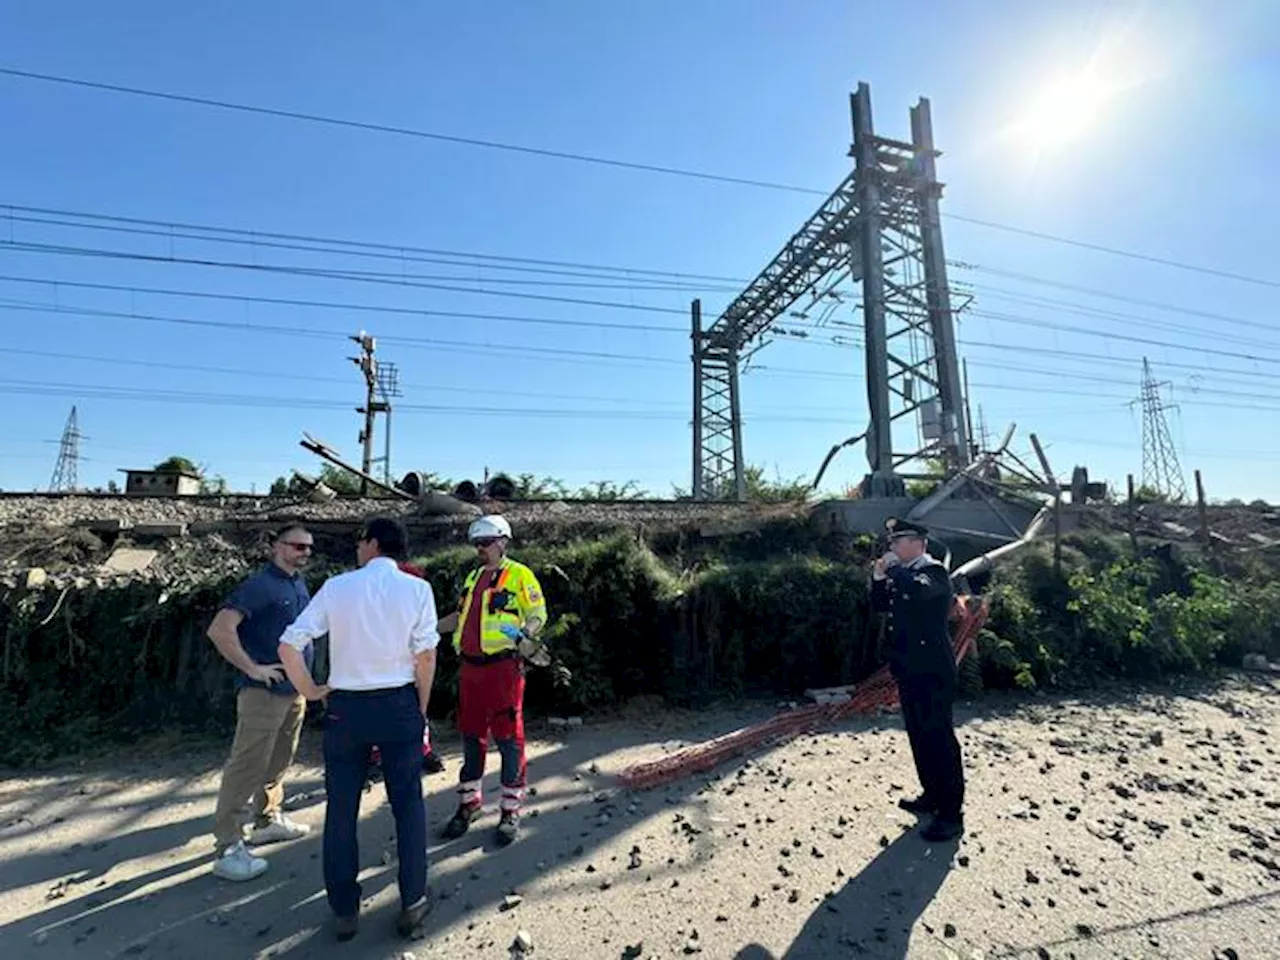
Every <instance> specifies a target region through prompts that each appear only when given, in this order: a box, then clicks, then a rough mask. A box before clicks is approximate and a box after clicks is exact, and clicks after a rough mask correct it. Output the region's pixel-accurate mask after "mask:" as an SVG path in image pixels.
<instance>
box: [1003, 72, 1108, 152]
mask: <svg viewBox="0 0 1280 960" xmlns="http://www.w3.org/2000/svg"><path fill="white" fill-rule="evenodd" d="M1111 94H1112V91H1111V90H1110V89H1109V88H1108V86H1107V85H1106V84H1105V83H1103V82H1102V80H1101V79H1100V78H1098V77H1097V76H1095V75H1094V74H1092V73H1081V74H1077V75H1075V76H1071V77H1063V78H1059V79H1058V80H1056V81H1054V82H1053V83H1051V84H1049V85H1047V86H1046V87H1044V88H1043V89H1041V90H1040V91H1038V92H1037V94H1036V95H1035V96H1034V97H1033V98H1032V101H1031V104H1030V106H1029V107H1028V109H1027V110H1026V112H1025V113H1024V114H1023V116H1022V118H1021V119H1020V120H1019V121H1018V122H1017V123H1015V124H1014V129H1015V131H1016V133H1017V135H1018V139H1019V140H1020V141H1022V143H1023V144H1024V145H1025V146H1026V147H1028V148H1029V149H1032V150H1035V151H1037V152H1040V151H1046V150H1054V149H1058V148H1061V147H1064V146H1066V145H1068V144H1070V143H1073V142H1075V141H1077V140H1079V139H1081V138H1082V137H1084V136H1085V135H1086V134H1087V133H1088V132H1089V130H1090V128H1092V127H1094V126H1095V125H1096V124H1097V123H1098V121H1099V120H1100V119H1101V117H1102V114H1103V112H1104V110H1105V107H1106V102H1107V100H1108V99H1110V97H1111Z"/></svg>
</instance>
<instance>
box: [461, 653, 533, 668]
mask: <svg viewBox="0 0 1280 960" xmlns="http://www.w3.org/2000/svg"><path fill="white" fill-rule="evenodd" d="M518 656H520V651H519V650H503V651H501V652H499V653H482V654H480V656H478V657H477V656H475V655H474V654H470V653H464V654H461V657H462V662H463V663H468V664H470V665H471V666H473V667H487V666H488V665H489V664H491V663H497V662H498V661H500V660H511V659H514V658H515V657H518Z"/></svg>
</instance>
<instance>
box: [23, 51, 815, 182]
mask: <svg viewBox="0 0 1280 960" xmlns="http://www.w3.org/2000/svg"><path fill="white" fill-rule="evenodd" d="M0 74H4V75H7V76H11V77H21V78H23V79H25V80H42V81H45V82H47V83H61V84H66V85H68V86H75V87H87V88H89V89H92V90H107V91H110V92H111V93H127V94H129V95H131V96H135V97H149V98H151V99H153V100H168V101H171V102H173V103H186V104H193V105H197V106H202V107H216V108H218V109H220V110H234V111H237V112H239V113H255V114H260V115H263V116H270V117H281V118H283V119H286V120H305V121H307V122H308V123H320V124H325V125H327V126H332V127H348V128H350V129H354V130H366V131H370V132H374V133H391V134H395V135H397V136H402V137H416V138H418V139H420V140H435V141H437V142H440V143H456V144H460V145H462V146H468V147H485V148H486V149H489V150H504V151H507V152H509V153H523V154H528V155H531V156H538V157H549V158H551V159H554V160H573V161H575V162H578V163H591V164H596V165H598V166H604V167H619V168H622V169H624V170H639V171H642V172H644V173H663V174H669V175H672V176H677V177H691V178H694V179H697V180H709V181H715V182H718V183H732V184H737V185H738V186H744V187H763V188H765V189H767V190H785V191H788V192H790V193H818V192H820V191H815V190H813V189H811V188H809V187H797V186H792V185H790V184H786V183H775V182H773V181H769V180H752V179H750V178H748V177H731V176H726V175H724V174H717V173H703V172H701V171H698V170H684V169H680V168H678V167H668V166H663V165H661V164H654V163H639V162H636V161H631V160H617V159H614V158H611V157H593V156H590V155H589V154H585V153H571V152H569V151H566V150H550V149H546V148H543V147H530V146H524V145H521V144H515V143H503V142H501V141H498V140H483V139H480V138H478V137H461V136H456V135H454V134H448V133H435V132H432V131H429V130H415V129H413V128H412V127H401V126H396V125H393V124H387V123H373V122H371V121H367V120H350V119H346V118H343V117H326V116H323V115H321V114H318V113H306V112H303V111H301V110H282V109H279V108H277V107H264V106H259V105H256V104H247V103H232V102H231V101H229V100H215V99H213V98H212V97H195V96H190V95H187V94H181V93H166V92H164V91H161V90H144V89H142V88H141V87H126V86H124V85H122V84H116V83H101V82H98V81H94V80H81V79H78V78H75V77H58V76H54V75H52V74H47V73H34V72H32V71H29V70H15V69H13V68H10V67H0Z"/></svg>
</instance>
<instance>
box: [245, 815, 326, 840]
mask: <svg viewBox="0 0 1280 960" xmlns="http://www.w3.org/2000/svg"><path fill="white" fill-rule="evenodd" d="M310 832H311V828H310V827H309V826H307V825H306V824H305V823H298V822H297V821H295V820H290V819H289V818H288V817H286V816H285V815H284V814H283V813H278V814H276V815H275V816H274V817H272V818H271V820H270V821H269V822H267V823H265V824H263V825H262V826H260V827H254V828H253V829H252V830H250V831H249V845H250V846H255V847H257V846H262V845H263V844H264V843H276V842H277V841H279V840H297V839H298V838H300V837H305V836H306V835H307V834H309V833H310Z"/></svg>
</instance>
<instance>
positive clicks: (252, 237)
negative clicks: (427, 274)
mask: <svg viewBox="0 0 1280 960" xmlns="http://www.w3.org/2000/svg"><path fill="white" fill-rule="evenodd" d="M0 210H5V211H8V212H7V213H6V214H5V216H4V218H3V219H5V220H10V221H13V222H15V223H33V224H40V225H45V226H60V227H71V228H80V229H86V230H105V231H111V232H115V233H131V234H136V235H140V236H151V237H163V238H165V239H175V238H176V239H184V240H199V241H203V242H208V243H231V244H242V245H248V246H253V247H265V248H278V249H282V250H299V251H304V252H309V253H334V254H344V255H348V256H358V257H368V258H376V259H382V260H393V261H396V262H398V263H402V262H410V263H432V264H446V265H454V266H470V267H474V266H485V267H488V268H491V269H497V270H509V271H513V272H516V271H523V272H530V273H547V274H553V275H561V276H579V277H593V276H599V275H606V276H615V277H618V278H628V279H635V278H637V277H639V278H644V277H654V278H661V279H667V280H673V281H674V280H690V281H711V282H713V283H731V284H734V285H736V286H739V287H740V286H745V285H746V284H747V283H748V281H747V280H744V279H742V278H740V277H722V276H718V275H715V274H704V273H685V272H680V271H676V270H657V269H654V268H652V267H636V266H618V265H616V264H615V265H610V264H598V263H583V262H581V261H574V260H547V259H543V258H537V257H516V256H511V255H508V254H496V253H477V252H475V251H473V250H448V249H440V248H434V247H418V246H412V245H407V244H395V243H379V242H375V241H371V240H352V239H343V238H339V237H328V236H314V235H308V234H299V233H281V232H278V231H270V230H255V229H246V228H242V227H226V226H217V225H211V224H195V223H189V222H181V221H170V220H148V219H145V218H142V217H125V216H117V215H113V214H105V213H97V212H86V211H83V210H65V209H60V208H52V207H31V206H23V205H21V204H13V203H6V204H0ZM18 213H21V214H35V216H19V215H17V214H18ZM68 218H70V219H68ZM77 221H91V222H77ZM206 234H214V236H207V235H206Z"/></svg>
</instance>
